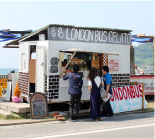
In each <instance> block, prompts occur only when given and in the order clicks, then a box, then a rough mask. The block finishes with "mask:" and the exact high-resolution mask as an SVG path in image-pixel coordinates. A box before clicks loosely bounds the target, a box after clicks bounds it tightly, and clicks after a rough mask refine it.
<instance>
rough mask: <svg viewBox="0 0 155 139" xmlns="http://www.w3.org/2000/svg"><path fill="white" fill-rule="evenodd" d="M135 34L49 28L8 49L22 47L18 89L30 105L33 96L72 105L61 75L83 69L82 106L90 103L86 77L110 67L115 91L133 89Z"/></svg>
mask: <svg viewBox="0 0 155 139" xmlns="http://www.w3.org/2000/svg"><path fill="white" fill-rule="evenodd" d="M131 31H132V30H126V29H112V28H96V27H95V28H93V27H76V26H67V25H55V24H50V25H48V26H46V27H43V28H41V29H39V30H37V31H34V32H32V33H30V34H28V35H26V36H23V37H21V38H20V39H18V40H15V41H12V42H10V43H8V44H6V47H7V46H13V45H18V46H19V79H18V80H19V88H20V90H21V94H22V96H23V97H25V98H26V100H27V101H29V99H30V96H31V95H32V94H33V93H34V92H41V93H44V94H45V95H46V96H47V99H48V103H64V102H67V101H69V94H68V87H69V83H68V81H64V80H63V75H62V71H63V69H64V68H66V69H67V74H68V73H69V72H72V71H73V65H74V64H78V65H79V67H80V70H79V74H81V76H82V79H83V83H84V84H83V88H82V92H83V94H82V98H81V100H82V101H83V102H87V101H89V100H90V92H89V90H88V89H87V88H88V81H87V75H88V72H89V70H90V68H91V67H96V68H97V70H98V75H99V76H102V73H101V68H102V66H104V65H108V66H109V68H110V74H111V75H112V79H113V83H112V87H118V86H127V85H130V44H131V39H130V37H131V33H130V32H131Z"/></svg>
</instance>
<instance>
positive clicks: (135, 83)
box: [130, 82, 144, 110]
mask: <svg viewBox="0 0 155 139" xmlns="http://www.w3.org/2000/svg"><path fill="white" fill-rule="evenodd" d="M138 84H142V110H144V83H139V82H130V85H138Z"/></svg>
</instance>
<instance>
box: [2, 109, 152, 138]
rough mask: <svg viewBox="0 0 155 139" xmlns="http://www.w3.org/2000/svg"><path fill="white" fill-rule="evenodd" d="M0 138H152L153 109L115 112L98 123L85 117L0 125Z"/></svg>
mask: <svg viewBox="0 0 155 139" xmlns="http://www.w3.org/2000/svg"><path fill="white" fill-rule="evenodd" d="M0 138H3V139H4V138H14V139H16V138H17V139H26V138H29V139H30V138H31V139H44V138H48V139H50V138H154V112H148V113H137V114H124V115H116V116H115V117H113V118H107V119H104V120H103V121H99V122H93V121H91V120H90V119H88V118H86V119H79V120H78V121H77V122H69V121H66V122H59V121H56V122H45V123H38V124H25V125H14V126H1V127H0Z"/></svg>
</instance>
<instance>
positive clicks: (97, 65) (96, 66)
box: [91, 59, 100, 69]
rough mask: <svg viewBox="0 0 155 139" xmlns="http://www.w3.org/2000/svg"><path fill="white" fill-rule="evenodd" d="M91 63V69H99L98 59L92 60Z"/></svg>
mask: <svg viewBox="0 0 155 139" xmlns="http://www.w3.org/2000/svg"><path fill="white" fill-rule="evenodd" d="M91 62H92V64H91V67H95V68H96V69H100V59H95V60H93V59H92V61H91Z"/></svg>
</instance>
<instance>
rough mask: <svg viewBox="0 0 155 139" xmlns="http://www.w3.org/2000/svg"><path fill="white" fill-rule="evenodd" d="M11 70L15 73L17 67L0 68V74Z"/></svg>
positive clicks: (6, 73) (5, 73)
mask: <svg viewBox="0 0 155 139" xmlns="http://www.w3.org/2000/svg"><path fill="white" fill-rule="evenodd" d="M12 70H14V71H15V73H18V72H19V71H18V68H0V75H8V73H10V72H11V71H12Z"/></svg>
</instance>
